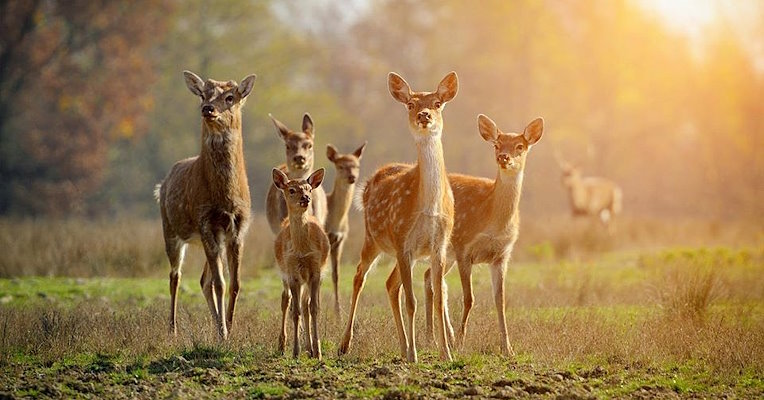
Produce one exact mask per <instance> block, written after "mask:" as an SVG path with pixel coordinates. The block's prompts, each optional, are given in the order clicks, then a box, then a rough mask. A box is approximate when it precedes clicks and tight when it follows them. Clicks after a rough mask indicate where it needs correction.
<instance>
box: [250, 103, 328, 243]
mask: <svg viewBox="0 0 764 400" xmlns="http://www.w3.org/2000/svg"><path fill="white" fill-rule="evenodd" d="M268 116H269V117H270V118H271V120H272V121H273V124H274V125H275V126H276V130H277V131H278V133H279V137H281V139H282V140H283V141H284V144H285V147H286V164H282V165H280V166H278V167H277V168H279V169H280V170H281V171H282V172H286V174H287V176H288V177H289V179H298V180H304V179H306V178H307V177H308V175H310V173H311V172H312V171H313V141H314V140H315V138H316V133H315V127H314V125H313V119H312V118H311V117H310V114H308V113H305V115H304V116H303V117H302V132H295V131H293V130H291V129H289V128H287V126H286V125H284V124H283V123H281V121H279V120H277V119H276V118H274V117H273V116H272V115H270V114H268ZM308 212H309V213H310V215H313V216H315V217H316V219H318V221H319V222H320V223H321V224H322V225H323V224H324V222H325V221H326V213H327V206H326V193H325V192H324V189H323V188H321V187H319V188H316V190H315V191H313V201H312V204H311V208H310V209H309V210H308ZM265 216H266V218H267V219H268V224H269V225H270V227H271V232H273V234H278V233H279V232H280V231H281V223H282V222H284V220H285V219H286V217H287V206H286V202H285V201H284V196H283V194H282V193H281V192H280V191H279V190H278V189H277V188H276V186H274V185H273V184H272V183H271V185H270V186H269V187H268V194H267V196H266V198H265Z"/></svg>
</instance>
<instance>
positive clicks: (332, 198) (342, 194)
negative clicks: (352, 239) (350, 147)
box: [324, 143, 366, 314]
mask: <svg viewBox="0 0 764 400" xmlns="http://www.w3.org/2000/svg"><path fill="white" fill-rule="evenodd" d="M365 147H366V143H364V144H362V145H361V147H359V148H357V149H356V150H355V151H354V152H352V153H350V154H341V153H339V152H338V151H337V148H336V147H334V146H333V145H331V144H328V145H327V146H326V158H328V159H329V161H331V162H332V164H334V168H335V170H336V172H337V173H336V175H335V178H334V188H332V192H331V193H329V194H328V195H327V196H326V197H327V203H328V206H329V211H328V214H327V216H326V224H324V229H325V230H326V234H327V235H328V236H329V244H330V245H331V254H330V255H331V260H332V284H333V289H334V311H335V313H337V314H339V312H340V299H339V294H338V291H337V280H338V279H339V268H340V260H341V259H342V248H343V247H344V246H345V239H347V234H348V232H349V230H350V227H349V225H348V211H349V210H350V204H351V203H352V201H353V193H354V191H355V183H356V181H357V180H358V173H359V171H360V168H361V156H362V155H363V149H364V148H365Z"/></svg>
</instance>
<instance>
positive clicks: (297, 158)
mask: <svg viewBox="0 0 764 400" xmlns="http://www.w3.org/2000/svg"><path fill="white" fill-rule="evenodd" d="M294 162H296V163H297V164H304V163H305V156H294Z"/></svg>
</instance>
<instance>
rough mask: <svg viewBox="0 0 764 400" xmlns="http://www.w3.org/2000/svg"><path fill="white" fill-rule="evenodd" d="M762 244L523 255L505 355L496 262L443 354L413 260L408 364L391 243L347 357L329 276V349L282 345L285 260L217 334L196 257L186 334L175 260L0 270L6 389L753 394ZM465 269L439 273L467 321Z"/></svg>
mask: <svg viewBox="0 0 764 400" xmlns="http://www.w3.org/2000/svg"><path fill="white" fill-rule="evenodd" d="M763 254H764V250H762V249H761V248H734V249H733V248H712V249H705V248H697V249H688V248H676V249H662V250H658V251H649V252H648V251H623V252H611V253H607V254H603V255H601V256H600V257H598V258H595V259H589V260H581V261H570V260H568V261H556V260H548V261H528V262H520V263H513V264H512V265H511V267H510V269H509V271H508V273H507V294H508V295H507V317H508V326H509V330H510V341H511V342H512V344H513V347H514V348H515V351H516V352H517V355H516V356H515V357H514V358H511V359H506V358H503V357H501V356H498V355H496V352H497V350H498V348H499V345H498V339H497V327H496V321H495V318H496V317H495V312H494V306H493V299H492V298H491V296H490V293H491V290H490V274H489V272H488V270H487V268H484V267H482V266H477V267H476V268H475V269H474V274H473V281H474V283H475V296H476V304H475V308H474V309H473V315H472V317H471V320H470V326H469V331H468V334H467V337H466V339H465V346H464V348H461V349H456V350H455V351H454V357H455V359H454V360H453V361H451V362H441V361H439V360H438V353H437V350H436V349H435V348H434V345H433V344H432V343H429V342H428V341H426V340H424V339H425V338H424V335H423V333H424V325H423V314H424V312H423V310H422V306H423V304H424V302H423V301H421V299H422V293H423V292H422V289H423V287H422V279H421V276H422V275H421V274H422V272H423V270H424V268H421V267H418V268H417V269H416V270H415V277H416V279H415V281H414V289H415V291H416V295H417V297H418V298H419V299H420V302H419V310H418V312H417V320H416V323H417V332H418V334H419V336H418V348H419V356H420V363H418V364H416V365H412V364H408V363H404V362H402V361H400V359H399V355H398V345H397V339H396V338H395V330H394V327H393V324H392V323H391V321H390V317H389V314H390V312H389V306H388V304H387V296H386V292H385V289H384V280H385V278H386V277H387V274H388V272H389V270H390V263H389V260H388V261H383V262H382V263H380V265H379V266H378V267H377V268H375V269H374V270H372V271H371V272H370V273H369V278H368V282H367V284H366V288H365V290H364V292H363V294H362V296H361V301H360V305H359V311H358V319H357V328H358V329H357V331H356V332H355V338H354V343H353V347H352V348H351V352H350V353H349V354H348V355H347V356H345V357H343V358H337V356H336V348H337V342H338V339H339V337H340V336H341V333H342V331H343V329H344V323H345V318H346V316H345V315H342V316H341V317H340V318H338V317H337V316H335V315H334V314H333V312H332V309H333V305H332V301H331V295H330V284H329V281H328V279H325V280H324V284H323V290H322V304H323V308H322V313H321V315H320V321H319V329H320V331H321V335H322V336H321V343H322V349H323V353H324V356H325V358H324V360H323V361H320V362H319V361H316V360H313V359H308V358H306V357H305V356H304V355H303V356H301V357H300V358H299V359H296V360H295V359H292V358H291V357H283V356H280V355H277V354H276V353H275V343H276V336H277V331H278V325H279V318H280V310H279V309H278V304H279V299H280V290H281V282H280V278H279V277H278V274H277V273H276V272H275V271H271V270H263V271H261V272H260V273H258V274H254V276H253V275H250V276H249V277H248V278H246V279H245V280H244V282H243V285H242V293H241V295H240V298H239V306H238V308H237V310H238V311H237V317H236V321H235V322H236V324H235V326H234V330H233V331H232V337H231V339H230V340H229V341H228V342H227V343H223V344H219V343H218V342H217V340H216V338H215V333H214V328H213V326H212V323H211V321H210V318H209V315H208V314H209V313H208V310H207V307H206V304H205V302H204V299H203V297H202V295H201V290H200V289H199V287H198V276H199V275H198V274H199V269H198V266H195V265H189V266H188V268H186V269H184V276H183V281H182V290H181V294H180V307H179V310H180V312H179V318H180V322H179V324H180V327H179V335H178V337H177V338H171V337H170V336H169V335H168V334H167V331H166V327H167V321H166V318H167V313H168V309H167V308H168V301H169V296H168V287H167V285H168V282H167V278H88V279H74V278H55V277H51V278H43V277H28V278H11V279H0V300H2V304H0V394H10V395H12V396H14V397H43V398H45V397H90V398H96V397H97V398H104V397H120V396H122V397H124V396H128V397H137V398H157V397H181V398H214V397H227V398H282V397H314V398H336V397H338V396H340V395H343V396H350V397H355V398H381V397H388V398H417V397H420V396H425V397H431V396H445V397H464V396H470V395H477V396H482V397H512V396H525V395H533V396H543V397H556V396H568V397H569V398H611V397H629V396H639V397H662V396H669V395H670V396H679V397H695V396H700V397H725V396H726V397H740V398H757V397H762V396H764V380H763V379H764V377H763V375H764V374H763V373H762V371H763V370H764V299H763V298H762V297H764V290H760V289H762V288H764V282H762V281H763V279H762V276H764V274H763V273H764V262H762V260H764V256H763ZM352 270H353V268H352V266H347V265H346V266H344V268H343V273H342V275H341V292H342V299H343V305H344V306H345V307H346V306H347V304H346V303H345V302H346V301H347V299H348V298H349V296H350V293H349V288H350V287H351V285H352V282H351V281H352ZM709 270H713V272H714V275H713V276H714V279H715V281H714V282H715V285H718V286H714V289H713V290H716V291H715V292H712V293H711V294H712V296H708V297H707V299H708V301H707V302H705V303H704V302H695V303H693V304H695V307H701V308H702V310H701V311H702V315H703V318H702V319H695V318H692V317H687V316H686V314H683V313H677V312H673V311H672V310H670V308H671V307H681V304H679V303H677V302H675V301H669V300H671V296H678V297H676V298H683V297H681V296H686V295H687V293H690V294H692V295H696V296H704V295H703V294H702V293H701V294H695V293H700V292H696V291H693V290H694V289H693V287H690V289H693V290H688V288H687V286H686V285H685V286H682V285H681V284H680V283H683V282H685V283H686V282H690V281H692V279H683V278H686V277H692V276H695V275H694V274H696V273H697V272H698V271H709ZM456 275H457V274H454V273H452V274H450V275H449V276H448V277H447V280H448V282H449V286H450V297H449V300H450V309H451V315H452V319H453V321H454V325H455V327H458V325H459V323H458V321H459V318H460V315H461V290H460V283H459V279H458V277H457V276H456ZM674 278H677V279H674ZM701 288H702V287H701ZM658 294H660V295H658ZM680 295H681V296H680ZM704 298H705V297H704Z"/></svg>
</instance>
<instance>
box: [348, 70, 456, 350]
mask: <svg viewBox="0 0 764 400" xmlns="http://www.w3.org/2000/svg"><path fill="white" fill-rule="evenodd" d="M388 88H389V90H390V94H391V95H392V96H393V98H394V99H395V100H397V101H399V102H401V103H403V104H404V105H405V106H406V108H407V109H408V122H409V130H410V132H411V134H412V136H413V137H414V142H415V143H416V147H417V162H416V164H414V165H408V164H388V165H386V166H383V167H382V168H380V169H378V170H377V172H376V173H375V174H374V175H373V176H372V177H371V178H370V179H369V180H367V181H366V184H365V188H364V189H363V192H362V203H363V210H364V220H365V222H366V234H365V237H364V243H363V248H362V250H361V260H360V262H359V263H358V267H357V270H356V274H355V277H354V279H353V297H352V301H351V305H350V315H349V318H348V323H347V326H346V329H345V334H344V336H343V338H342V341H341V343H340V346H339V354H340V355H342V354H345V353H346V352H347V351H348V349H349V347H350V342H351V339H352V336H353V324H354V323H355V313H356V308H357V306H358V297H359V296H360V294H361V290H362V289H363V285H364V283H365V281H366V274H367V272H368V271H369V268H370V267H371V266H372V265H373V264H374V262H375V261H376V260H377V258H378V256H379V254H380V252H385V253H388V254H392V255H395V259H396V265H395V268H394V269H393V271H392V272H391V274H390V276H389V278H388V279H387V284H386V286H387V291H388V298H389V301H390V306H391V308H392V312H393V320H394V321H395V324H396V328H397V331H398V339H399V344H400V348H401V356H402V357H403V358H404V359H407V360H408V361H410V362H416V361H417V353H416V338H415V326H414V314H415V313H416V298H415V297H414V291H413V288H412V270H411V267H412V265H413V264H414V262H415V261H416V260H417V259H419V258H423V257H429V258H430V265H431V269H432V280H433V286H434V289H435V307H436V313H437V315H438V316H439V324H438V330H437V333H438V335H439V336H438V339H439V342H438V343H439V345H440V358H441V359H443V360H450V359H451V350H450V349H449V344H448V341H447V340H446V336H445V323H444V321H443V306H444V303H443V292H442V276H443V265H444V260H445V256H446V248H447V245H448V241H449V238H450V236H451V230H452V229H453V225H454V199H453V194H452V193H451V187H450V186H449V184H448V179H447V177H446V167H445V165H444V162H443V145H442V143H441V136H442V132H443V117H442V112H443V107H444V106H445V104H446V103H447V102H448V101H450V100H451V99H453V98H454V97H455V96H456V93H457V91H458V80H457V77H456V73H454V72H451V73H449V74H448V75H446V76H445V77H444V78H443V80H442V81H441V82H440V84H439V85H438V88H437V90H436V91H434V92H412V91H411V88H410V86H409V84H408V83H406V81H405V80H404V79H403V78H401V77H400V76H399V75H397V74H395V73H393V72H391V73H390V74H389V75H388ZM401 284H403V289H404V293H405V299H406V311H407V313H406V320H407V321H406V322H407V326H406V330H404V327H403V319H402V316H401V309H400V286H401Z"/></svg>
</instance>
